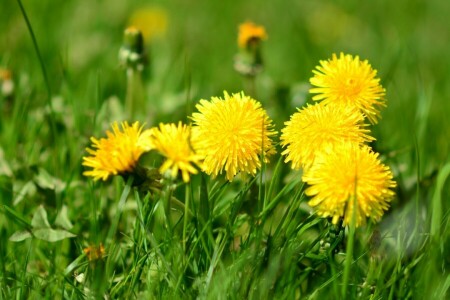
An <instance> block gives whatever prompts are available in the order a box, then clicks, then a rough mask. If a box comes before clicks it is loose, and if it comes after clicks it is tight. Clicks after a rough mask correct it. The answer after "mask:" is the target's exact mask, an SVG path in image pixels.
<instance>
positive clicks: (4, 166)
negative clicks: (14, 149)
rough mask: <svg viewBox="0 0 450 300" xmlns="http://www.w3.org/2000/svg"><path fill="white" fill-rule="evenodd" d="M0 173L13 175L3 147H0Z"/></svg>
mask: <svg viewBox="0 0 450 300" xmlns="http://www.w3.org/2000/svg"><path fill="white" fill-rule="evenodd" d="M0 175H6V176H8V177H11V176H12V175H13V173H12V171H11V168H10V166H9V164H8V162H7V161H6V159H5V154H4V152H3V149H2V148H1V147H0Z"/></svg>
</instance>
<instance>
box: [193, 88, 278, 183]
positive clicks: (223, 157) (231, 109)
mask: <svg viewBox="0 0 450 300" xmlns="http://www.w3.org/2000/svg"><path fill="white" fill-rule="evenodd" d="M196 108H197V109H198V111H199V112H198V113H194V114H193V115H192V120H193V122H194V125H195V126H194V127H193V128H192V129H193V133H195V134H194V135H193V138H194V141H195V142H194V143H193V144H194V147H195V149H196V151H197V152H198V153H199V154H201V155H203V156H204V159H205V160H204V162H203V171H205V172H206V173H207V174H209V175H212V176H214V177H215V176H217V175H218V174H221V173H222V171H223V170H225V172H226V178H227V179H228V180H229V181H231V180H232V179H233V178H234V176H235V175H236V174H237V173H238V172H246V173H249V174H256V171H257V169H259V168H260V167H261V161H260V155H263V157H264V160H265V161H267V157H268V156H269V155H270V154H273V153H275V150H274V147H273V145H272V140H271V136H273V135H275V134H276V132H275V131H273V129H272V127H273V125H272V121H271V120H270V119H269V117H268V116H267V113H266V111H265V110H264V109H263V108H262V107H261V103H259V102H258V101H256V100H254V99H252V98H250V97H249V96H246V95H244V93H243V92H241V93H240V94H233V95H231V96H230V95H228V93H227V92H224V99H221V98H219V97H212V98H211V101H207V100H200V103H199V104H197V106H196Z"/></svg>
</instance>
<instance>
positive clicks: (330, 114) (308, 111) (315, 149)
mask: <svg viewBox="0 0 450 300" xmlns="http://www.w3.org/2000/svg"><path fill="white" fill-rule="evenodd" d="M363 120H364V116H363V115H362V114H361V113H359V112H357V111H354V110H353V109H352V108H349V107H346V106H334V105H327V106H325V105H322V104H316V105H308V106H307V107H306V108H303V109H301V110H300V109H299V111H298V112H296V113H295V114H293V115H292V116H291V119H290V121H287V122H285V123H284V124H285V125H286V127H285V128H283V129H282V134H281V145H282V146H283V147H286V150H284V152H283V153H282V154H283V155H286V159H285V162H292V168H293V169H299V168H302V167H303V168H306V167H308V166H310V165H311V164H312V163H313V162H314V158H315V157H316V155H317V153H320V152H322V151H328V150H330V149H332V148H333V146H335V145H337V144H340V143H343V142H354V143H357V144H358V143H364V142H370V141H373V140H375V139H374V138H373V137H371V136H369V135H368V133H369V132H370V131H369V130H368V129H364V127H366V126H367V125H365V124H363V123H362V122H363Z"/></svg>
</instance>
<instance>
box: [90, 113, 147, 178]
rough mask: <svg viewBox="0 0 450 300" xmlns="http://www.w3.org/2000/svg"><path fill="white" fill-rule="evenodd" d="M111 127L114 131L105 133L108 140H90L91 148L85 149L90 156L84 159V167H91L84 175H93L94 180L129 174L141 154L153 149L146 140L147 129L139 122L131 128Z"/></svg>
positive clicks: (123, 126)
mask: <svg viewBox="0 0 450 300" xmlns="http://www.w3.org/2000/svg"><path fill="white" fill-rule="evenodd" d="M121 125H122V130H120V128H119V124H118V123H117V122H114V123H113V124H112V129H113V132H110V131H106V135H107V138H102V139H100V140H97V139H96V138H94V137H92V138H91V141H92V148H94V149H95V150H94V149H90V148H86V151H87V152H88V153H89V154H91V156H85V157H83V166H86V167H91V168H92V170H89V171H85V172H84V173H83V175H85V176H92V177H94V180H98V179H103V180H107V179H108V177H109V176H110V175H117V174H123V173H128V172H132V171H133V170H134V168H135V166H136V164H137V162H138V160H139V158H140V157H141V155H142V154H143V153H145V152H147V151H150V150H151V149H152V148H153V145H152V144H151V141H150V139H149V137H150V135H151V131H150V130H144V131H143V126H139V122H135V123H133V124H132V125H131V126H130V125H129V124H128V123H127V122H123V123H122V124H121Z"/></svg>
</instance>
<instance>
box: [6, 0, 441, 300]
mask: <svg viewBox="0 0 450 300" xmlns="http://www.w3.org/2000/svg"><path fill="white" fill-rule="evenodd" d="M141 2H142V1H134V0H133V1H103V0H99V1H82V0H80V1H70V0H69V1H30V0H7V1H2V2H1V5H0V7H1V8H0V75H1V76H0V92H1V93H0V116H1V118H0V197H1V205H0V300H1V299H24V298H26V299H40V298H47V299H59V298H64V299H85V298H87V299H96V298H99V299H101V298H103V299H117V298H119V299H130V298H131V299H133V298H139V299H153V298H156V299H159V298H163V299H191V298H200V299H247V298H248V299H448V297H449V296H450V292H449V288H450V275H449V268H450V218H449V216H450V202H449V201H448V199H449V197H450V185H449V184H448V183H449V180H448V177H449V174H450V156H449V153H450V119H449V118H448V115H449V114H450V102H449V101H448V97H449V95H450V85H449V84H448V82H449V81H450V71H449V70H450V51H449V44H448V42H449V40H450V25H449V22H448V20H447V17H448V15H449V13H450V2H448V1H442V0H429V1H420V0H409V1H407V0H398V1H387V0H380V1H356V0H351V1H348V0H347V1H343V0H339V1H326V0H318V1H303V0H297V1H294V0H292V1H256V0H249V1H206V0H202V1H183V0H170V1H149V2H148V3H141ZM137 12H140V13H141V14H145V13H147V14H148V15H147V16H150V17H147V18H150V19H149V20H152V21H148V20H147V21H146V22H147V23H145V22H144V24H143V25H142V22H141V23H139V22H140V21H139V22H138V21H136V17H135V19H133V17H132V16H133V15H134V16H136V13H137ZM131 20H134V21H131ZM248 20H251V21H253V22H255V23H257V24H261V25H263V26H264V27H265V30H266V31H267V35H268V38H267V39H266V40H263V41H262V42H261V44H260V47H261V48H260V49H261V55H262V57H263V62H264V70H263V71H262V72H261V73H260V74H258V75H257V76H255V77H254V78H253V79H252V78H249V77H244V76H242V75H241V74H239V73H238V72H236V71H235V70H234V68H233V64H234V60H235V57H236V54H237V53H238V52H239V47H238V44H237V35H238V26H239V24H241V23H243V22H245V21H248ZM133 22H137V23H139V26H144V28H147V29H148V30H149V32H144V34H145V39H146V40H145V45H146V51H147V63H146V64H145V65H144V70H143V71H142V72H135V73H133V74H135V75H136V76H137V78H136V77H134V79H132V78H131V79H130V73H129V72H128V73H127V70H126V68H127V66H128V65H127V63H123V61H122V63H121V62H120V60H119V50H120V49H121V47H122V46H123V41H124V30H125V28H127V26H129V25H130V23H133ZM134 25H136V24H134ZM341 52H343V53H348V54H352V55H353V56H356V55H358V56H359V57H360V58H361V60H368V61H369V63H370V64H371V66H372V67H373V68H374V69H376V70H377V71H378V73H377V77H378V78H380V83H381V84H382V86H383V87H384V88H385V89H386V97H385V98H386V100H387V101H386V104H387V106H386V107H385V108H383V109H381V119H380V120H379V122H378V124H374V125H370V130H371V135H372V136H373V137H374V138H375V139H376V140H375V141H373V142H371V143H370V146H371V147H372V149H373V150H374V151H376V152H378V153H380V159H381V161H382V162H383V164H385V165H386V166H389V167H390V169H391V170H392V173H393V176H394V178H393V180H395V182H396V185H397V186H396V188H395V189H394V191H395V196H394V198H393V199H392V201H391V202H390V208H389V210H387V211H386V212H385V213H384V215H383V217H382V218H381V220H380V221H379V222H372V221H368V222H367V224H366V225H364V226H358V227H356V228H355V223H353V222H350V224H348V225H346V226H344V225H343V224H342V222H341V221H339V222H337V224H333V223H332V222H331V218H322V217H320V216H319V215H318V214H317V210H316V208H314V207H311V206H310V205H308V203H309V201H310V200H311V198H310V197H309V196H308V195H306V193H305V191H306V190H307V188H308V184H306V183H305V182H303V181H302V176H303V174H304V171H303V170H302V169H300V170H292V169H291V164H290V163H285V162H284V160H285V156H284V155H282V154H281V153H282V152H283V151H284V149H285V148H284V147H283V146H282V145H281V144H280V134H281V132H282V130H283V128H284V127H285V122H287V121H289V118H290V116H291V115H292V114H294V113H295V112H297V108H301V107H306V106H307V104H313V102H315V101H313V100H312V97H313V96H314V95H313V94H311V93H309V90H310V88H311V84H310V78H312V77H313V76H314V74H313V72H312V70H313V69H315V68H316V66H318V65H319V61H321V60H322V61H323V60H327V59H330V58H331V57H332V54H333V53H336V54H338V55H339V53H341ZM128 69H130V67H129V66H128ZM128 71H129V70H128ZM127 74H128V75H127ZM225 90H226V91H228V92H229V93H230V94H232V93H233V94H234V93H238V92H240V91H244V93H245V94H246V95H250V96H251V97H253V98H254V99H256V100H257V101H259V102H260V103H261V104H262V107H263V108H264V109H265V110H266V111H267V115H268V116H269V117H270V119H272V120H273V124H274V130H275V131H277V132H278V133H277V134H276V135H275V136H274V138H273V139H274V148H275V150H276V154H274V155H272V156H271V157H270V162H267V163H266V162H264V159H263V158H265V157H260V158H261V161H262V167H261V169H260V170H258V172H257V173H256V176H251V175H245V174H243V175H238V176H237V177H236V178H234V180H233V181H231V182H229V181H228V180H227V179H226V178H225V176H224V175H223V174H222V175H219V176H217V177H216V178H213V177H211V176H209V175H207V174H205V173H202V172H199V174H195V175H191V176H190V180H189V182H187V183H186V182H184V181H183V180H182V176H181V175H179V174H178V176H176V178H172V177H170V176H169V177H168V176H166V175H167V174H163V176H162V179H160V176H161V175H159V174H158V172H157V171H156V170H158V168H159V167H160V166H161V164H162V162H163V161H164V157H162V156H161V155H158V154H156V153H154V152H149V153H147V154H145V155H143V156H142V157H141V159H140V161H139V164H140V165H141V166H145V167H150V168H152V170H153V171H152V172H154V173H152V174H151V175H148V174H147V175H148V176H150V177H149V178H153V179H155V178H157V180H152V181H151V184H149V185H150V186H149V185H145V186H143V185H139V186H138V184H137V183H136V182H137V178H138V177H139V176H138V175H136V174H137V171H136V172H135V173H134V175H133V176H111V179H108V180H107V181H102V180H98V181H94V180H93V179H92V178H91V177H89V176H84V175H83V172H84V171H86V170H87V168H86V167H85V166H83V165H82V162H83V157H86V156H88V153H87V152H86V150H85V149H86V147H90V148H92V146H91V144H92V142H91V140H90V138H91V137H96V138H98V139H100V138H102V137H105V136H106V133H105V132H106V130H108V129H109V130H110V128H111V124H112V123H113V122H115V121H118V122H121V121H124V120H127V121H128V122H129V123H130V124H131V123H132V122H134V121H140V122H141V124H142V123H145V128H152V127H156V126H158V124H160V123H162V122H163V123H178V122H179V121H182V122H183V123H185V124H190V123H192V122H193V121H192V120H193V117H191V116H193V113H196V112H198V107H196V105H197V104H198V103H199V101H200V99H207V100H209V99H211V97H222V96H223V91H225ZM130 99H134V101H137V100H136V99H141V101H143V102H142V103H144V104H143V105H139V106H138V107H137V111H136V112H135V113H130V112H128V113H127V104H126V103H127V101H131V100H130ZM130 115H132V116H133V117H130ZM261 153H263V154H262V156H264V153H265V152H264V151H261V152H260V153H257V155H259V154H261ZM147 175H146V176H147ZM355 189H356V188H355Z"/></svg>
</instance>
